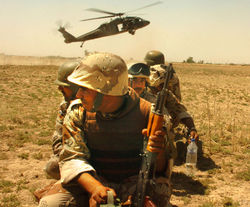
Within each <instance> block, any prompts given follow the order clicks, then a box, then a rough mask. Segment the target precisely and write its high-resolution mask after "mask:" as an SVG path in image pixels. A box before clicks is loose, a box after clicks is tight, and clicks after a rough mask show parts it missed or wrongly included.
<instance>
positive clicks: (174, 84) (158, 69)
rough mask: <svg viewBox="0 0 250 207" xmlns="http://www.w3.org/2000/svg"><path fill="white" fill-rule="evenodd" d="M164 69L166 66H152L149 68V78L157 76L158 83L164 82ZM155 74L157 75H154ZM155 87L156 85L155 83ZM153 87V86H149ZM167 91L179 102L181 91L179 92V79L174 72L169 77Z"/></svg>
mask: <svg viewBox="0 0 250 207" xmlns="http://www.w3.org/2000/svg"><path fill="white" fill-rule="evenodd" d="M165 67H167V65H162V64H158V65H153V66H151V67H150V73H151V75H150V78H152V76H159V77H160V79H159V82H164V80H162V79H164V76H163V74H164V73H165V69H164V68H165ZM155 73H157V74H155ZM155 85H157V83H155ZM151 86H153V85H151ZM168 89H169V90H170V91H172V93H173V94H174V95H175V96H176V98H177V99H178V100H179V101H181V90H180V81H179V78H178V76H177V74H176V72H175V71H174V72H173V75H172V77H170V80H169V83H168Z"/></svg>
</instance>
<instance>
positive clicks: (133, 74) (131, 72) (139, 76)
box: [128, 63, 150, 101]
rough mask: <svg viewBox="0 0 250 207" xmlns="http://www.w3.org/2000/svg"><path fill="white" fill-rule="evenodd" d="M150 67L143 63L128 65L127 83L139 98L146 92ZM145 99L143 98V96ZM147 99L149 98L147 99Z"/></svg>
mask: <svg viewBox="0 0 250 207" xmlns="http://www.w3.org/2000/svg"><path fill="white" fill-rule="evenodd" d="M149 76H150V68H149V66H148V65H146V64H144V63H135V64H132V65H130V66H129V65H128V84H129V86H130V87H131V88H133V89H134V90H135V91H136V92H137V93H138V95H139V96H140V97H141V98H144V96H145V95H146V94H147V93H146V91H147V84H148V82H149ZM144 99H145V98H144ZM146 100H147V99H146ZM147 101H149V100H147Z"/></svg>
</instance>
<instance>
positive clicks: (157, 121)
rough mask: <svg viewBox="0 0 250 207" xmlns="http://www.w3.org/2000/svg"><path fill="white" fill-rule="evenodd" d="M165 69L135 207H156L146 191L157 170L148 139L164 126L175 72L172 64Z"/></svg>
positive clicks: (153, 110) (138, 184)
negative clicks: (164, 111) (164, 110)
mask: <svg viewBox="0 0 250 207" xmlns="http://www.w3.org/2000/svg"><path fill="white" fill-rule="evenodd" d="M163 67H164V66H163ZM165 69H166V73H165V81H164V85H163V88H162V90H161V91H160V92H158V94H157V99H156V103H155V105H154V107H152V109H151V112H150V115H149V120H148V126H147V136H146V137H145V140H148V141H147V146H145V147H146V149H145V150H144V152H143V154H142V166H141V169H140V171H139V177H138V182H137V187H136V194H135V197H134V198H133V202H132V206H135V207H154V206H156V205H155V204H154V203H153V202H152V201H151V200H150V198H149V197H148V196H146V191H147V187H148V185H149V183H150V182H154V177H155V170H156V165H155V161H156V157H157V153H154V152H152V150H151V149H150V148H149V143H150V140H149V139H148V138H149V136H151V135H153V134H154V133H155V132H156V131H157V130H159V129H162V127H163V125H164V118H163V115H164V114H163V109H164V104H165V101H166V96H167V88H168V83H169V80H170V79H171V77H172V75H173V71H174V70H173V66H172V64H171V63H170V64H169V65H168V66H167V67H166V68H165Z"/></svg>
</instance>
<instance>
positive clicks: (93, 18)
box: [80, 15, 115, 22]
mask: <svg viewBox="0 0 250 207" xmlns="http://www.w3.org/2000/svg"><path fill="white" fill-rule="evenodd" d="M114 16H115V15H110V16H103V17H94V18H89V19H82V20H80V21H81V22H84V21H89V20H95V19H105V18H110V17H114Z"/></svg>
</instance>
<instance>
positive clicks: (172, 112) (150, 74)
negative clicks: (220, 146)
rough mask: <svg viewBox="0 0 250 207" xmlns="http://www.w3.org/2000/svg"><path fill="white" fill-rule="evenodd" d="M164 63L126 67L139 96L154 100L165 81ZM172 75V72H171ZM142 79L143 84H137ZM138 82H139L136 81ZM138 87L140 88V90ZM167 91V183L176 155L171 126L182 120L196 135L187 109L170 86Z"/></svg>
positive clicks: (165, 115)
mask: <svg viewBox="0 0 250 207" xmlns="http://www.w3.org/2000/svg"><path fill="white" fill-rule="evenodd" d="M165 67H166V66H165V65H155V66H154V68H153V67H151V68H149V66H148V65H146V64H144V63H136V64H133V65H131V66H130V68H129V69H128V73H129V83H130V84H131V86H132V87H134V89H137V90H136V91H141V93H140V97H141V98H144V99H146V100H147V101H149V102H151V103H155V102H156V95H157V93H158V92H159V91H161V90H162V87H163V83H164V81H165V78H166V77H165V73H166V68H165ZM172 75H173V73H172ZM142 81H144V84H139V83H142ZM171 81H172V76H171V77H170V80H169V83H171ZM138 82H139V83H138ZM138 88H141V89H140V90H139V89H138ZM168 89H169V90H168V91H167V93H168V94H167V99H166V102H165V108H164V117H165V120H166V126H165V127H166V128H167V139H166V140H167V143H166V146H167V148H166V149H167V150H168V153H167V155H168V157H167V160H168V167H167V173H166V175H167V178H168V181H169V183H171V174H172V169H173V164H174V160H175V159H176V157H177V148H176V145H175V142H174V137H175V135H174V132H173V126H175V125H176V124H178V123H179V122H182V123H183V124H184V125H185V126H187V127H188V129H190V131H192V136H193V137H197V136H198V134H197V132H196V129H195V126H194V122H193V119H192V117H191V116H190V115H189V113H188V112H187V109H186V108H185V106H184V105H182V104H181V103H180V102H179V101H178V99H177V98H176V96H175V95H174V94H173V93H172V92H171V90H170V88H168Z"/></svg>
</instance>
